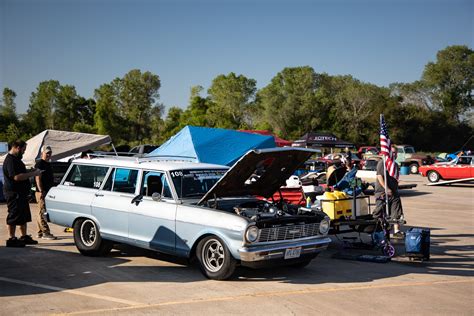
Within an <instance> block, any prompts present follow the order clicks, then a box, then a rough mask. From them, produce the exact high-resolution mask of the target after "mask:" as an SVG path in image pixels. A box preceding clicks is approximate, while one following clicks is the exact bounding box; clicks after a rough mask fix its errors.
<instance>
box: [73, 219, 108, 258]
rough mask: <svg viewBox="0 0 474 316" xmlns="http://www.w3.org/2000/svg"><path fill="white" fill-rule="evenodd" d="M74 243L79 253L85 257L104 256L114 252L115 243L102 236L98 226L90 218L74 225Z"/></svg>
mask: <svg viewBox="0 0 474 316" xmlns="http://www.w3.org/2000/svg"><path fill="white" fill-rule="evenodd" d="M74 242H75V244H76V247H77V249H78V250H79V252H80V253H81V254H83V255H85V256H91V257H98V256H104V255H106V254H108V253H109V252H110V250H112V247H113V243H112V242H111V241H109V240H104V239H102V237H101V236H100V232H99V230H98V228H97V224H96V223H95V222H94V221H93V220H91V219H88V218H82V219H79V220H77V221H76V222H75V223H74Z"/></svg>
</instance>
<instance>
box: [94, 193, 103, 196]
mask: <svg viewBox="0 0 474 316" xmlns="http://www.w3.org/2000/svg"><path fill="white" fill-rule="evenodd" d="M95 196H104V195H103V194H102V193H96V194H95Z"/></svg>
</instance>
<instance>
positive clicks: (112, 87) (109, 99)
mask: <svg viewBox="0 0 474 316" xmlns="http://www.w3.org/2000/svg"><path fill="white" fill-rule="evenodd" d="M118 84H119V81H117V80H116V81H113V82H112V83H110V84H103V85H101V86H100V87H99V88H98V89H96V90H95V93H94V97H95V99H96V108H95V114H94V122H95V129H96V130H97V132H98V133H99V134H105V135H109V136H110V137H111V138H112V140H113V141H114V142H115V144H120V142H121V141H122V135H123V133H124V124H125V122H124V119H123V116H122V115H121V111H120V102H119V97H118V93H117V89H118V87H117V86H118Z"/></svg>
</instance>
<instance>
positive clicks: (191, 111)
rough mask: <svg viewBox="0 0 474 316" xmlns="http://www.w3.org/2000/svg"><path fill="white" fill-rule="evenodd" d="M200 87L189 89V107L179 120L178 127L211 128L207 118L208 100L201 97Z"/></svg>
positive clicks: (201, 89) (201, 88)
mask: <svg viewBox="0 0 474 316" xmlns="http://www.w3.org/2000/svg"><path fill="white" fill-rule="evenodd" d="M203 90H204V88H203V87H202V86H194V87H191V96H190V98H189V105H188V107H187V108H186V110H185V111H184V112H183V114H182V116H181V118H180V127H184V126H186V125H194V126H211V123H210V122H209V118H208V109H209V103H210V102H209V100H208V99H206V98H203V97H201V92H202V91H203Z"/></svg>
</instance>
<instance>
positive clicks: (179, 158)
mask: <svg viewBox="0 0 474 316" xmlns="http://www.w3.org/2000/svg"><path fill="white" fill-rule="evenodd" d="M135 158H137V157H135ZM196 159H197V157H192V156H178V155H153V156H146V157H140V158H137V162H138V163H142V162H150V161H187V162H195V161H196Z"/></svg>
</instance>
